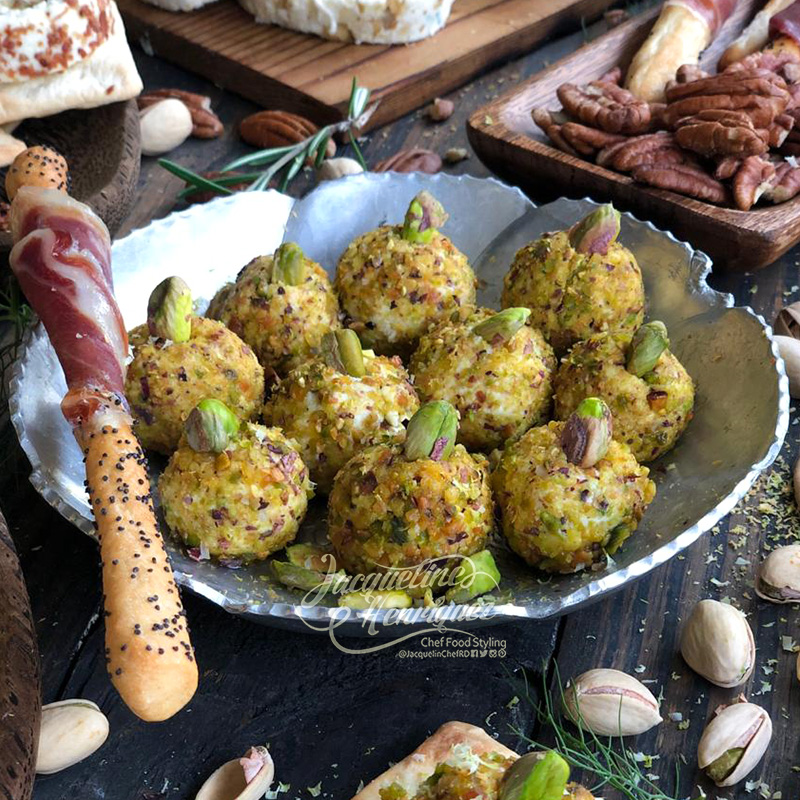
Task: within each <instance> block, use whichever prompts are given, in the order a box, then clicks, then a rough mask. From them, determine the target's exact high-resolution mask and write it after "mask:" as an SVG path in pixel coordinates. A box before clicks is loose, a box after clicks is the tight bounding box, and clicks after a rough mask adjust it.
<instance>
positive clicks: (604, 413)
mask: <svg viewBox="0 0 800 800" xmlns="http://www.w3.org/2000/svg"><path fill="white" fill-rule="evenodd" d="M611 431H612V422H611V411H610V410H609V408H608V406H607V405H606V404H605V402H604V401H603V400H601V399H600V398H599V397H587V398H586V399H585V400H582V401H581V403H580V404H579V405H578V407H577V408H576V409H575V411H574V412H573V413H572V414H570V417H569V419H568V420H567V421H566V423H565V424H564V428H563V430H562V431H561V448H562V449H563V451H564V454H565V455H566V457H567V461H569V462H570V463H572V464H577V465H578V466H579V467H593V466H594V465H595V464H596V463H597V462H598V461H600V460H601V459H602V458H603V457H604V456H605V454H606V453H607V452H608V447H609V445H610V444H611Z"/></svg>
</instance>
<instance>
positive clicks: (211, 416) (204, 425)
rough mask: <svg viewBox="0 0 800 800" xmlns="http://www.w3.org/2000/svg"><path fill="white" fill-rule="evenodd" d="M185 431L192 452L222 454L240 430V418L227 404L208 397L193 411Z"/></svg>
mask: <svg viewBox="0 0 800 800" xmlns="http://www.w3.org/2000/svg"><path fill="white" fill-rule="evenodd" d="M184 430H185V431H186V440H187V441H188V442H189V447H191V448H192V450H195V451H196V452H198V453H221V452H222V451H223V450H226V449H227V447H228V445H229V444H230V440H231V437H232V436H233V435H234V434H235V433H236V431H238V430H239V418H238V417H237V416H236V414H234V413H233V411H231V410H230V409H229V408H228V406H226V405H225V403H223V402H221V401H220V400H215V399H213V398H211V397H207V398H205V400H201V401H200V402H199V403H198V404H197V405H196V406H195V407H194V408H193V409H192V410H191V412H190V413H189V416H188V417H187V418H186V422H185V423H184Z"/></svg>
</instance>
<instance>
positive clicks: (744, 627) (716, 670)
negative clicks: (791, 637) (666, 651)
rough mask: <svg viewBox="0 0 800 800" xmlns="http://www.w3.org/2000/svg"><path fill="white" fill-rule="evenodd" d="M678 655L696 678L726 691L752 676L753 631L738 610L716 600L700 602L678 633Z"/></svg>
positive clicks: (754, 646)
mask: <svg viewBox="0 0 800 800" xmlns="http://www.w3.org/2000/svg"><path fill="white" fill-rule="evenodd" d="M681 655H683V658H684V661H686V663H687V664H688V665H689V666H690V667H691V668H692V669H693V670H694V671H695V672H697V673H698V674H699V675H702V676H703V677H704V678H705V679H706V680H709V681H711V683H713V684H716V685H717V686H722V687H723V688H726V689H729V688H732V687H734V686H740V685H741V684H743V683H744V682H745V681H746V680H747V679H748V678H749V677H750V675H752V673H753V668H754V666H755V662H756V645H755V641H754V639H753V631H752V630H751V629H750V625H749V624H748V622H747V619H746V618H745V616H744V614H742V612H741V611H739V609H738V608H735V607H734V606H732V605H730V604H728V603H720V602H719V601H717V600H701V601H700V602H699V603H698V604H697V605H696V606H695V607H694V608H693V609H692V613H691V614H690V615H689V618H688V619H687V620H686V623H685V625H684V626H683V631H682V633H681Z"/></svg>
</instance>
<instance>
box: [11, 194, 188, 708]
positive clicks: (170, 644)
mask: <svg viewBox="0 0 800 800" xmlns="http://www.w3.org/2000/svg"><path fill="white" fill-rule="evenodd" d="M11 231H12V235H13V238H14V241H15V245H14V249H13V250H12V251H11V259H10V261H11V267H12V269H13V271H14V274H15V275H16V276H17V279H18V280H19V282H20V285H21V287H22V290H23V291H24V292H25V295H26V297H27V298H28V300H29V302H30V303H31V304H32V306H33V308H34V310H35V311H36V312H37V313H38V315H39V317H40V318H41V320H42V322H43V323H44V325H45V328H46V329H47V333H48V335H49V337H50V341H51V342H52V344H53V347H54V348H55V351H56V353H57V355H58V358H59V361H60V363H61V366H62V368H63V369H64V374H65V377H66V380H67V386H68V392H67V394H66V396H65V397H64V400H63V401H62V403H61V410H62V412H63V414H64V416H65V417H66V419H67V421H68V422H70V424H71V425H72V426H73V431H74V434H75V438H76V440H77V442H78V444H79V445H80V447H81V449H82V451H83V455H84V459H85V463H86V476H87V489H88V493H89V499H90V502H91V506H92V511H93V513H94V517H95V521H96V524H97V532H98V538H99V540H100V557H101V560H102V564H103V604H104V613H105V627H106V663H107V667H108V672H109V675H110V677H111V680H112V682H113V684H114V686H115V688H116V689H117V691H118V692H119V693H120V695H121V697H122V699H123V700H124V701H125V703H126V704H127V705H128V706H129V708H130V709H131V710H132V711H133V712H134V713H135V714H137V715H138V716H140V717H141V718H142V719H144V720H146V721H159V720H164V719H167V718H168V717H171V716H172V715H173V714H175V713H176V712H177V711H179V710H180V709H181V708H182V707H183V706H184V705H185V704H186V703H187V702H188V701H189V700H190V699H191V697H192V695H193V694H194V692H195V689H196V687H197V664H196V663H195V660H194V652H193V650H192V645H191V641H190V638H189V632H188V628H187V625H186V619H185V615H184V611H183V606H182V604H181V599H180V595H179V592H178V588H177V586H176V585H175V581H174V578H173V575H172V568H171V567H170V564H169V560H168V558H167V554H166V551H165V549H164V542H163V540H162V538H161V534H160V532H159V529H158V523H157V521H156V516H155V512H154V508H153V502H152V497H151V493H150V492H151V490H150V481H149V478H148V476H147V471H146V463H145V456H144V452H143V450H142V447H141V445H140V444H139V442H138V441H137V439H136V436H135V434H134V433H133V421H132V419H131V415H130V412H129V411H128V407H127V402H126V400H125V397H124V394H123V387H124V375H125V358H126V356H127V351H128V337H127V333H126V331H125V327H124V324H123V321H122V316H121V314H120V312H119V308H118V306H117V304H116V301H115V299H114V295H113V289H112V278H111V240H110V237H109V234H108V230H107V229H106V227H105V225H103V223H102V221H101V220H100V219H99V218H98V217H97V216H96V215H95V214H94V212H93V211H92V210H91V209H89V208H88V207H87V206H85V205H83V204H82V203H78V202H77V201H75V200H73V199H71V198H69V197H68V196H67V195H65V194H63V193H61V192H59V191H57V190H55V189H45V188H39V187H34V186H23V187H21V188H20V189H19V190H18V191H17V194H16V196H15V198H14V201H13V203H12V207H11Z"/></svg>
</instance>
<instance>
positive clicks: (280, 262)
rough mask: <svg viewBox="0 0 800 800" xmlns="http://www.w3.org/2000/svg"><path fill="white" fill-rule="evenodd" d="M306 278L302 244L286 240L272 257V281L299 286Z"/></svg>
mask: <svg viewBox="0 0 800 800" xmlns="http://www.w3.org/2000/svg"><path fill="white" fill-rule="evenodd" d="M305 279H306V262H305V255H304V254H303V251H302V250H301V249H300V245H299V244H295V243H294V242H284V243H283V244H282V245H281V246H280V247H279V248H278V249H277V250H276V251H275V255H274V256H273V257H272V282H273V283H285V284H287V285H288V286H299V285H300V284H301V283H302V282H303V281H304V280H305Z"/></svg>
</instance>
